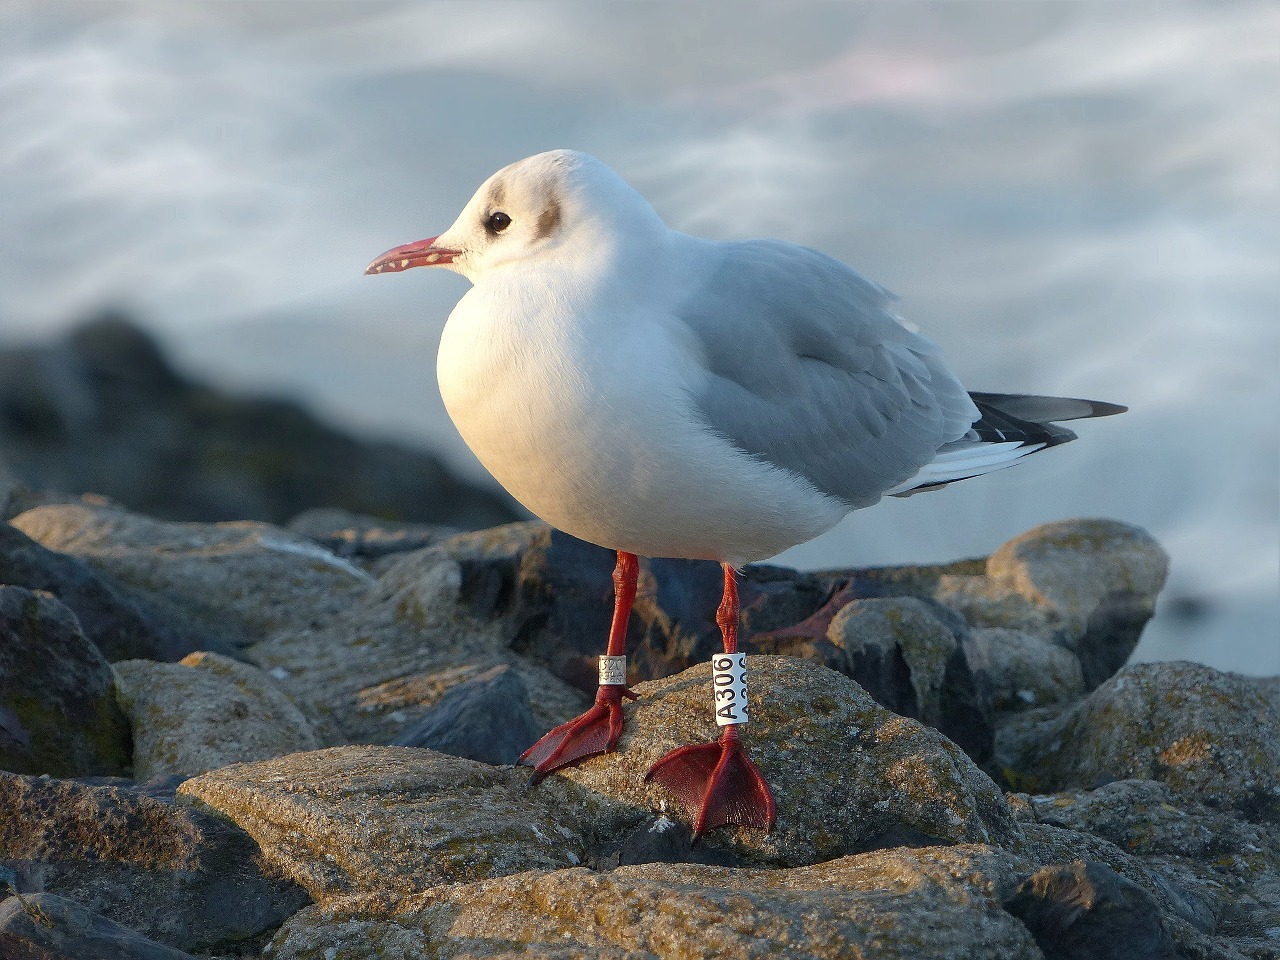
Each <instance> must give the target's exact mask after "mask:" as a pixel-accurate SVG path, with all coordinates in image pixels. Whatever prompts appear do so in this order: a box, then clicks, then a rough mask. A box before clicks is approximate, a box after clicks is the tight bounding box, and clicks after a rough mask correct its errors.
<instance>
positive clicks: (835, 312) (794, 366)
mask: <svg viewBox="0 0 1280 960" xmlns="http://www.w3.org/2000/svg"><path fill="white" fill-rule="evenodd" d="M722 251H723V258H722V260H721V261H720V264H719V266H718V268H717V269H716V270H714V271H713V273H712V275H711V276H710V279H709V281H708V282H707V283H706V284H705V285H703V286H702V287H701V288H700V289H698V290H697V291H696V292H695V293H694V294H693V295H692V296H690V297H689V298H688V299H687V300H686V301H685V302H684V303H682V304H681V305H680V306H679V308H678V314H679V316H680V317H681V319H682V320H684V322H685V323H687V325H688V327H689V329H690V330H691V331H692V332H693V334H694V336H695V338H696V340H697V342H698V343H699V344H700V346H701V348H702V350H703V353H704V356H703V360H704V363H705V366H706V368H707V370H708V376H707V378H706V380H705V381H704V382H703V383H702V384H701V385H700V386H699V388H697V389H696V390H695V392H694V396H693V398H692V399H693V403H694V406H695V409H696V410H697V412H698V413H699V414H700V415H701V416H702V417H703V418H704V419H705V421H706V422H707V424H708V425H709V426H710V427H711V428H712V429H714V430H715V431H717V432H718V433H720V434H722V435H723V436H725V437H726V438H728V439H729V440H730V441H732V442H733V443H734V444H735V445H737V446H738V447H739V448H741V449H742V450H744V451H746V452H747V453H749V454H752V455H754V456H756V457H759V458H761V459H763V460H765V461H767V462H768V463H771V464H773V465H775V466H778V467H782V468H784V469H786V470H790V471H793V472H794V473H797V474H799V475H800V476H802V477H804V478H806V479H807V480H808V481H809V482H810V483H812V484H813V485H814V486H815V487H817V488H818V489H819V490H821V491H822V492H823V493H826V494H828V495H830V496H833V497H837V498H839V499H840V500H843V501H845V502H847V503H849V504H850V505H851V506H852V507H863V506H868V505H870V504H872V503H875V502H876V501H877V500H879V499H880V497H881V495H882V494H883V493H884V492H885V491H886V490H888V489H890V488H892V487H894V486H895V485H897V484H899V483H901V482H903V481H904V480H906V479H908V478H909V477H912V476H914V475H915V473H916V472H917V471H918V470H919V469H920V468H921V467H922V466H924V465H925V464H927V463H929V462H930V461H931V460H932V459H933V458H934V455H935V454H936V453H937V451H938V448H939V447H941V446H942V445H943V444H945V443H948V442H950V441H953V440H957V439H959V438H960V437H963V436H964V435H965V434H966V432H967V431H968V430H969V427H970V426H971V424H972V423H973V422H974V421H975V420H976V419H977V418H978V412H977V409H976V408H975V407H974V405H973V402H972V401H971V400H970V399H969V395H968V393H967V392H966V391H965V389H964V387H962V386H961V385H960V383H959V382H958V381H957V380H956V378H955V376H954V375H953V374H952V373H951V372H950V370H948V369H947V367H946V365H945V364H944V363H943V361H942V358H941V356H940V353H939V350H938V347H937V346H936V345H935V344H934V343H933V342H932V341H930V340H929V339H927V338H925V337H923V336H921V335H919V334H917V333H915V332H913V331H911V330H909V329H907V328H906V327H905V326H903V325H902V324H901V323H900V322H899V321H898V320H897V319H896V318H895V317H894V315H893V314H892V313H891V312H890V311H889V310H888V309H887V305H888V304H889V303H890V302H891V301H892V299H893V297H892V295H891V294H889V293H888V292H887V291H885V290H884V289H883V288H881V287H879V286H877V285H876V284H874V283H872V282H871V281H870V280H867V279H866V278H865V277H863V276H861V275H860V274H858V273H857V272H855V271H854V270H852V269H850V268H849V267H847V266H845V265H844V264H842V263H840V262H839V261H837V260H834V259H832V258H830V257H828V256H826V255H825V254H822V253H819V252H817V251H816V250H810V249H808V248H806V247H798V246H795V245H793V244H789V243H784V242H782V241H776V240H751V241H745V242H741V243H731V244H724V245H722Z"/></svg>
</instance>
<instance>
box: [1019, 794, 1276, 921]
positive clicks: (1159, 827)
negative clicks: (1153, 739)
mask: <svg viewBox="0 0 1280 960" xmlns="http://www.w3.org/2000/svg"><path fill="white" fill-rule="evenodd" d="M1026 800H1027V802H1028V803H1029V804H1030V805H1031V806H1032V808H1033V811H1034V815H1035V817H1036V819H1037V820H1038V821H1039V822H1041V823H1044V824H1048V825H1052V826H1055V827H1063V828H1067V829H1071V830H1076V831H1080V832H1085V833H1089V834H1092V835H1094V836H1097V837H1100V838H1103V839H1106V840H1108V841H1110V842H1111V843H1113V844H1115V845H1116V846H1117V847H1119V848H1120V849H1123V850H1125V851H1127V852H1128V853H1130V854H1132V855H1134V856H1136V857H1138V858H1139V859H1140V860H1141V861H1142V862H1143V863H1144V864H1145V865H1146V866H1147V867H1148V869H1150V870H1151V871H1152V872H1153V873H1155V874H1157V875H1158V876H1161V877H1164V878H1166V879H1168V880H1170V881H1172V882H1174V883H1176V884H1177V885H1178V886H1179V887H1181V888H1182V889H1184V890H1186V891H1188V892H1189V893H1191V894H1193V895H1194V896H1195V898H1196V899H1197V900H1199V901H1201V902H1203V903H1204V904H1206V913H1207V915H1200V916H1197V917H1193V918H1192V919H1193V922H1195V924H1196V925H1197V926H1198V927H1199V928H1200V929H1203V930H1212V931H1214V932H1217V933H1219V934H1222V935H1224V936H1230V937H1237V938H1241V937H1243V938H1248V937H1251V936H1254V935H1256V934H1257V933H1258V932H1259V931H1265V930H1267V929H1271V928H1280V825H1277V824H1273V823H1272V824H1268V823H1250V822H1249V821H1247V820H1244V819H1243V818H1241V817H1239V816H1236V815H1234V814H1232V813H1231V812H1230V811H1226V810H1221V809H1215V808H1212V807H1207V806H1205V805H1203V804H1200V803H1197V802H1195V801H1194V800H1192V799H1190V798H1189V797H1186V796H1179V795H1177V794H1175V793H1174V792H1173V791H1172V790H1170V789H1169V787H1168V786H1167V785H1166V784H1163V783H1158V782H1156V781H1152V780H1118V781H1116V782H1114V783H1109V784H1106V785H1105V786H1102V787H1099V788H1098V789H1097V790H1089V791H1073V792H1065V793H1056V794H1048V795H1043V796H1032V797H1027V798H1026Z"/></svg>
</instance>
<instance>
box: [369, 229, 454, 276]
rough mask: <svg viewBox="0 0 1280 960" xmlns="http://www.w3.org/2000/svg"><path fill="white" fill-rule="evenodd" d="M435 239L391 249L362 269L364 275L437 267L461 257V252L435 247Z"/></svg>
mask: <svg viewBox="0 0 1280 960" xmlns="http://www.w3.org/2000/svg"><path fill="white" fill-rule="evenodd" d="M435 243H436V238H435V237H427V239H425V240H419V241H417V242H416V243H406V244H404V246H400V247H392V248H391V249H390V250H388V251H387V252H386V253H384V254H382V255H381V256H380V257H378V258H377V259H376V260H374V261H373V263H371V264H369V266H367V267H365V268H364V272H365V275H366V276H368V275H369V274H371V273H399V272H400V271H401V270H408V269H410V268H412V267H439V266H443V265H444V264H446V263H453V258H454V257H456V256H459V255H461V253H462V251H461V250H450V249H449V248H448V247H437V246H436V245H435Z"/></svg>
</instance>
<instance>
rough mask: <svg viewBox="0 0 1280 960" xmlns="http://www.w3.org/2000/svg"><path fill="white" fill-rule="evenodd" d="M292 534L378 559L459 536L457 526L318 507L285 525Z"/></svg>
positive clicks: (336, 550)
mask: <svg viewBox="0 0 1280 960" xmlns="http://www.w3.org/2000/svg"><path fill="white" fill-rule="evenodd" d="M285 529H287V530H288V531H289V532H290V533H296V534H298V535H299V536H302V537H306V538H307V539H308V540H313V541H315V542H316V543H318V544H319V545H320V546H322V547H324V548H325V549H326V550H332V551H333V552H334V553H336V554H337V555H338V556H340V557H358V558H361V559H364V560H376V559H379V558H382V557H388V556H393V555H394V554H397V553H407V552H408V551H410V550H421V549H423V548H424V547H433V546H435V545H437V544H439V543H443V542H445V541H447V540H450V539H452V538H454V537H456V536H458V535H459V534H460V533H461V532H462V531H461V530H459V529H458V528H457V527H447V526H441V525H439V524H427V523H395V522H393V521H390V520H385V519H383V518H381V517H371V516H367V515H365V514H358V513H351V512H350V511H348V510H339V509H337V508H336V507H317V508H316V509H314V510H307V511H306V512H304V513H300V514H298V515H297V516H296V517H294V518H293V519H291V520H290V521H289V522H288V523H287V524H285Z"/></svg>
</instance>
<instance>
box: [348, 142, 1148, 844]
mask: <svg viewBox="0 0 1280 960" xmlns="http://www.w3.org/2000/svg"><path fill="white" fill-rule="evenodd" d="M415 267H444V268H445V269H447V270H452V271H454V272H456V273H460V274H462V275H463V276H465V277H466V278H467V279H468V280H470V281H471V283H472V287H471V289H470V290H469V291H468V292H467V293H466V295H465V296H463V297H462V299H461V300H460V301H459V302H458V305H457V306H456V307H455V308H454V310H453V312H452V313H451V314H450V315H449V319H448V322H447V324H446V325H445V328H444V332H443V334H442V336H441V340H440V350H439V354H438V358H437V367H436V372H437V376H438V378H439V383H440V392H441V395H442V397H443V399H444V403H445V407H446V409H447V410H448V412H449V416H450V417H451V418H452V419H453V422H454V424H455V425H456V426H457V429H458V432H459V433H460V434H461V435H462V437H463V439H464V440H465V441H466V443H467V445H468V446H470V448H471V449H472V451H474V452H475V455H476V456H477V457H478V458H479V460H480V462H481V463H482V464H484V466H485V467H486V468H487V469H488V470H489V471H490V472H491V473H492V474H493V476H494V477H495V478H496V479H497V480H498V482H499V483H501V484H502V485H503V486H504V487H505V488H506V489H507V490H508V491H509V492H510V493H511V495H512V496H513V497H515V499H516V500H518V501H519V502H520V503H521V504H523V505H524V506H525V507H526V508H528V510H529V511H530V512H532V513H533V514H534V515H536V516H538V517H540V518H541V519H543V520H545V521H546V522H547V523H549V524H550V525H552V526H554V527H557V528H559V529H560V530H563V531H565V532H566V533H569V534H572V535H573V536H575V537H578V538H580V539H582V540H586V541H588V542H590V543H594V544H598V545H600V546H603V547H606V548H609V549H611V550H614V551H616V552H617V564H616V567H615V569H614V574H613V578H614V586H615V596H614V613H613V621H612V626H611V629H610V632H609V639H608V644H607V647H606V653H605V655H604V656H603V657H601V658H600V685H599V689H598V692H597V694H596V699H595V703H594V704H593V705H592V707H591V708H590V709H589V710H587V711H586V712H585V713H583V714H582V715H581V716H579V717H577V718H575V719H573V720H571V721H569V722H568V723H565V724H562V725H560V726H558V727H556V728H555V729H553V730H551V731H550V732H549V733H547V734H546V735H545V736H543V737H542V738H541V739H540V740H539V741H538V742H537V743H535V744H534V745H533V746H532V747H530V748H529V749H528V750H527V751H526V752H525V753H524V755H523V756H522V757H521V758H520V763H522V764H525V765H527V766H531V767H533V769H534V773H533V777H534V782H535V783H536V782H537V781H538V780H540V779H541V778H542V777H544V776H546V775H547V774H548V773H551V772H552V771H555V770H558V769H560V768H562V767H565V766H568V765H571V764H576V763H579V762H581V761H582V760H584V759H586V758H588V757H592V756H595V755H597V754H601V753H606V752H609V751H612V750H614V749H615V748H616V746H617V743H618V740H619V737H620V736H621V735H622V732H623V727H624V715H623V701H624V699H632V700H634V699H636V694H634V693H633V692H632V691H631V690H630V689H629V687H628V686H627V671H626V656H625V654H626V650H625V643H626V634H627V623H628V618H629V616H630V612H631V606H632V602H633V601H634V599H635V594H636V580H637V576H638V572H639V559H638V558H639V557H641V556H647V557H680V558H687V559H697V560H708V561H714V562H716V563H719V564H720V565H721V566H722V567H723V573H724V594H723V600H722V602H721V604H720V607H719V609H718V611H717V614H716V621H717V624H718V625H719V628H720V632H721V636H722V639H723V653H722V654H718V655H717V656H715V657H713V659H712V667H713V684H712V689H711V691H710V705H711V709H712V710H713V712H714V715H715V717H716V720H717V723H718V724H719V726H720V727H721V728H722V730H721V734H720V736H719V738H718V739H717V740H715V741H713V742H711V743H705V744H690V745H686V746H682V747H679V748H678V749H676V750H673V751H672V752H671V753H669V754H667V755H666V756H665V757H663V758H662V759H660V760H659V761H658V762H657V763H656V764H654V765H653V767H652V768H651V769H650V770H649V772H648V774H647V775H646V777H645V779H646V780H647V781H652V782H654V783H657V784H659V785H660V786H662V787H663V788H665V789H666V790H668V791H670V792H671V793H672V794H673V795H674V796H675V797H676V798H677V799H678V800H679V801H680V803H681V804H682V805H683V806H684V808H685V809H686V811H687V813H688V815H689V816H690V818H691V820H692V827H693V836H694V839H695V840H696V839H697V838H698V837H699V836H701V835H702V834H703V833H704V832H706V831H708V830H711V829H714V828H716V827H719V826H724V825H738V826H744V827H757V828H762V829H765V830H769V829H771V828H772V826H773V822H774V819H775V803H774V798H773V795H772V793H771V791H770V789H769V786H768V784H767V783H766V782H765V779H764V777H763V776H762V775H761V773H760V771H759V769H758V768H757V767H756V765H755V763H754V762H753V761H752V760H751V759H750V757H749V756H748V754H747V751H746V749H745V747H744V746H743V743H742V733H741V727H742V726H743V725H745V724H746V723H747V721H748V720H749V714H748V711H747V703H746V660H745V655H744V654H741V653H739V651H738V625H739V602H738V591H737V581H736V571H737V570H738V569H739V568H740V567H741V566H742V565H743V564H746V563H750V562H753V561H758V560H764V559H766V558H768V557H772V556H774V555H775V554H778V553H781V552H782V551H783V550H785V549H787V548H788V547H792V546H794V545H796V544H799V543H803V542H805V541H807V540H811V539H813V538H814V537H816V536H818V535H819V534H821V533H824V532H826V531H827V530H830V529H831V528H832V527H834V526H835V525H836V524H837V523H839V522H840V520H841V519H843V518H844V517H845V516H846V515H847V514H849V513H850V512H852V511H854V510H858V509H861V508H863V507H869V506H871V505H872V504H874V503H876V502H877V501H879V500H880V498H881V497H884V496H886V495H888V496H907V495H910V494H914V493H917V492H920V491H927V490H936V489H939V488H940V487H943V486H946V485H947V484H949V483H952V482H954V481H957V480H963V479H967V478H969V477H975V476H980V475H983V474H987V473H991V472H993V471H996V470H1001V469H1004V468H1006V467H1010V466H1012V465H1014V464H1016V463H1020V462H1021V461H1022V460H1023V459H1025V458H1026V457H1027V456H1029V455H1030V454H1033V453H1037V452H1039V451H1041V450H1045V449H1048V448H1049V447H1053V446H1057V445H1059V444H1061V443H1065V442H1066V441H1068V440H1072V439H1074V438H1075V434H1074V433H1072V432H1071V431H1070V430H1069V429H1067V428H1065V427H1062V426H1059V425H1058V423H1057V422H1056V421H1062V420H1072V419H1079V418H1086V417H1099V416H1108V415H1111V414H1115V413H1120V412H1122V411H1123V410H1124V409H1125V408H1124V407H1121V406H1118V405H1116V404H1109V403H1102V402H1098V401H1090V400H1080V399H1075V398H1063V397H1041V396H1032V395H1026V394H994V393H972V392H969V391H968V390H966V389H965V388H964V387H963V386H962V385H961V384H960V382H959V380H957V379H956V377H955V375H954V374H953V373H952V372H951V370H950V369H949V368H948V367H947V364H946V363H945V361H944V360H943V358H942V356H941V352H940V350H939V348H938V346H937V345H936V344H934V343H933V341H931V340H929V339H927V338H926V337H925V336H923V335H921V334H920V333H919V332H917V331H916V330H915V329H914V328H913V327H911V326H909V325H908V324H907V323H906V322H905V321H904V320H902V318H900V317H899V316H897V315H896V314H895V313H894V312H893V310H892V304H893V301H894V297H893V295H892V294H890V293H889V292H888V291H886V290H885V289H884V288H883V287H881V286H879V285H877V284H876V283H873V282H872V281H871V280H868V279H867V278H865V277H863V276H862V275H861V274H859V273H857V272H856V271H854V270H853V269H851V268H850V267H848V266H846V265H845V264H843V263H841V262H840V261H838V260H835V259H833V258H831V257H829V256H827V255H826V254H823V253H820V252H818V251H817V250H812V249H809V248H807V247H803V246H798V245H796V244H793V243H787V242H784V241H781V240H740V241H727V242H726V241H717V240H708V239H703V238H700V237H694V236H689V235H687V234H684V233H680V232H677V231H675V230H672V229H670V228H668V227H667V225H666V224H665V223H664V222H663V221H662V219H661V217H659V216H658V214H657V213H656V212H655V211H654V209H653V208H652V207H651V206H650V205H649V204H648V202H646V201H645V199H644V198H643V197H642V196H641V195H640V194H639V193H638V192H637V191H636V190H634V189H633V188H632V187H631V186H630V185H629V184H627V183H626V181H624V180H623V179H622V178H621V177H620V176H619V175H618V174H617V173H615V172H614V171H613V170H612V169H610V168H609V167H608V166H606V165H605V164H604V163H603V162H602V161H600V160H598V159H597V158H595V157H593V156H590V155H588V154H585V153H580V152H577V151H573V150H553V151H551V152H548V153H540V154H537V155H536V156H532V157H528V158H526V159H524V160H520V161H518V162H516V163H513V164H511V165H510V166H508V167H505V168H503V169H502V170H499V171H498V172H497V173H495V174H493V176H491V177H489V179H488V180H486V181H485V182H484V183H483V184H481V186H480V188H479V189H478V190H477V191H476V193H475V195H474V196H473V197H472V198H471V200H470V201H469V202H468V203H467V205H466V206H465V207H464V208H463V210H462V213H461V214H460V215H459V216H458V218H457V219H456V220H455V221H454V223H453V225H452V226H450V227H449V228H448V229H447V230H446V231H445V232H444V233H442V234H440V235H439V236H435V237H430V238H428V239H426V240H420V241H417V242H414V243H408V244H404V245H402V246H398V247H395V248H393V249H391V250H388V251H387V252H385V253H383V254H382V255H381V256H379V257H378V258H377V259H375V260H374V261H373V262H372V263H371V264H369V266H368V268H367V269H366V270H365V273H366V274H383V273H397V272H400V271H403V270H409V269H413V268H415Z"/></svg>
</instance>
